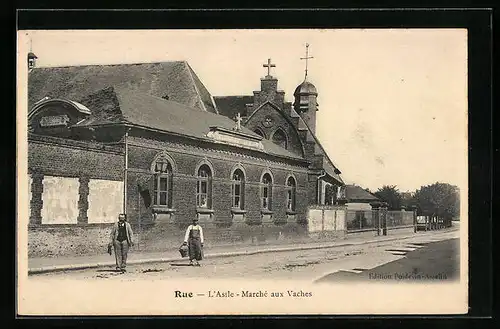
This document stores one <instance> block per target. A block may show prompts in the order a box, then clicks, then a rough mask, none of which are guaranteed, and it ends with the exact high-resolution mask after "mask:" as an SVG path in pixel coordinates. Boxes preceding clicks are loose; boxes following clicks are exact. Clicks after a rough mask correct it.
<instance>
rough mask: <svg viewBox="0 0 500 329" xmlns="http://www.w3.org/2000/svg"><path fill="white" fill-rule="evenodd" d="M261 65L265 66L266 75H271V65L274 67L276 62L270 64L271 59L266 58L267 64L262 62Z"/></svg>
mask: <svg viewBox="0 0 500 329" xmlns="http://www.w3.org/2000/svg"><path fill="white" fill-rule="evenodd" d="M262 67H267V76H268V77H270V76H271V67H276V64H271V59H270V58H268V59H267V64H263V65H262Z"/></svg>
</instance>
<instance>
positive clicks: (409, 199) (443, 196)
mask: <svg viewBox="0 0 500 329" xmlns="http://www.w3.org/2000/svg"><path fill="white" fill-rule="evenodd" d="M365 191H367V192H369V193H372V194H373V195H375V196H376V197H377V198H379V199H380V200H381V201H384V202H386V203H387V204H388V208H389V210H399V209H401V208H402V207H406V208H407V209H408V208H411V207H416V209H417V214H418V215H424V216H437V217H441V218H458V217H459V216H460V190H459V188H458V187H457V186H455V185H451V184H448V183H440V182H436V183H434V184H430V185H425V186H422V187H420V188H419V189H417V190H415V191H413V192H400V191H399V190H398V188H397V186H396V185H384V186H382V187H381V188H379V189H378V190H377V191H375V192H371V191H370V190H369V189H365Z"/></svg>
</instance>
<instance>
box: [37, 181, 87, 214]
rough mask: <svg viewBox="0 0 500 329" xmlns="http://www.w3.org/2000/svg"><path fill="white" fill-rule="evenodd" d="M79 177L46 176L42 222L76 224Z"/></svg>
mask: <svg viewBox="0 0 500 329" xmlns="http://www.w3.org/2000/svg"><path fill="white" fill-rule="evenodd" d="M79 186H80V183H79V181H78V178H69V177H55V176H44V178H43V194H42V200H43V208H42V224H76V223H77V220H78V213H79V210H78V199H79V194H78V189H79Z"/></svg>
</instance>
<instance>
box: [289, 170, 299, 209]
mask: <svg viewBox="0 0 500 329" xmlns="http://www.w3.org/2000/svg"><path fill="white" fill-rule="evenodd" d="M286 187H287V206H286V209H287V211H290V212H293V211H295V195H296V189H297V184H296V182H295V178H293V177H292V176H290V177H288V179H287V181H286Z"/></svg>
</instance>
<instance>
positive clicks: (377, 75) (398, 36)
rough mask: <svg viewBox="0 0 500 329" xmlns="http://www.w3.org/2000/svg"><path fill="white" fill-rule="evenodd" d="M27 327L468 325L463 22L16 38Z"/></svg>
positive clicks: (20, 262) (21, 268)
mask: <svg viewBox="0 0 500 329" xmlns="http://www.w3.org/2000/svg"><path fill="white" fill-rule="evenodd" d="M17 56H18V66H17V74H18V85H17V91H18V94H17V96H18V109H17V110H18V117H17V124H18V126H17V131H18V136H17V138H18V143H17V145H18V153H17V155H18V159H17V160H18V195H17V201H18V209H19V211H18V218H17V228H18V240H17V241H18V258H17V271H18V272H17V274H18V282H17V293H18V298H17V300H18V305H17V307H18V313H19V315H44V316H49V315H286V314H309V315H325V314H327V315H343V314H350V315H352V314H365V315H366V314H369V315H371V314H373V315H376V314H465V313H466V312H467V309H468V268H467V264H468V253H467V244H468V226H467V225H468V218H467V215H468V212H467V209H468V204H467V200H468V186H467V181H468V180H467V173H468V159H467V149H468V146H467V143H468V142H467V141H468V136H467V31H466V30H465V29H323V30H320V29H283V30H280V29H276V30H252V29H247V30H20V31H18V51H17Z"/></svg>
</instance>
